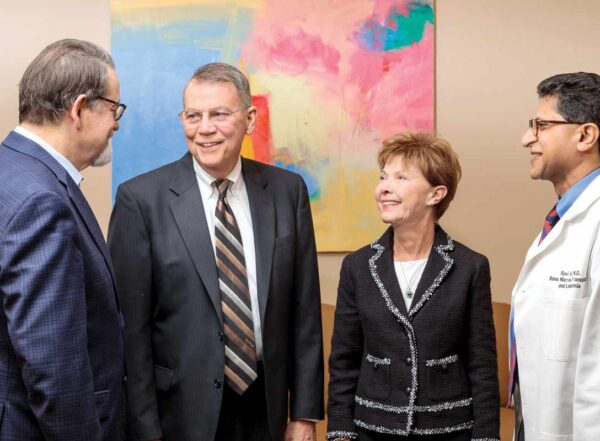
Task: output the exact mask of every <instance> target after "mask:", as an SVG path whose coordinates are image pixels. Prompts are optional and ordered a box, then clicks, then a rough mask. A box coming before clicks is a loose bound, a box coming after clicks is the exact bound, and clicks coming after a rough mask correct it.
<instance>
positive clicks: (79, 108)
mask: <svg viewBox="0 0 600 441" xmlns="http://www.w3.org/2000/svg"><path fill="white" fill-rule="evenodd" d="M85 109H89V101H88V99H87V96H86V95H84V94H81V95H79V96H78V97H77V98H75V101H73V104H72V105H71V108H70V109H69V118H70V119H71V121H72V122H73V123H74V124H75V126H76V128H77V129H79V128H80V127H81V113H82V112H83V111H84V110H85Z"/></svg>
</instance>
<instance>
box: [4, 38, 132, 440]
mask: <svg viewBox="0 0 600 441" xmlns="http://www.w3.org/2000/svg"><path fill="white" fill-rule="evenodd" d="M114 67H115V66H114V64H113V61H112V59H111V57H110V55H109V54H108V53H107V52H106V51H105V50H103V49H101V48H100V47H98V46H96V45H94V44H92V43H89V42H87V41H80V40H71V39H69V40H61V41H57V42H55V43H52V44H51V45H49V46H48V47H47V48H45V49H44V50H43V51H42V52H41V53H40V54H39V55H38V56H37V57H36V58H35V59H34V60H33V61H32V62H31V64H30V65H29V67H27V69H26V71H25V73H24V75H23V78H22V79H21V83H20V85H19V126H18V127H16V128H15V130H13V131H12V132H11V133H9V135H8V137H7V138H6V139H5V140H4V141H3V142H2V144H0V183H1V185H0V294H1V295H2V302H1V303H0V441H42V440H45V441H119V440H122V439H123V435H124V420H125V394H124V392H125V388H124V386H123V384H124V379H125V378H124V355H123V336H122V317H121V315H120V312H119V308H118V303H117V296H116V291H115V280H114V277H113V274H112V267H111V262H110V256H109V253H108V248H107V247H106V243H105V242H104V238H103V237H102V232H101V231H100V227H99V226H98V223H97V221H96V219H95V217H94V215H93V213H92V210H91V209H90V206H89V205H88V203H87V201H86V200H85V197H84V196H83V194H82V193H81V190H80V189H79V183H80V182H81V180H82V179H83V177H82V175H81V173H80V171H81V170H83V169H84V168H86V167H88V166H90V165H101V164H105V163H106V162H108V161H109V160H110V147H109V139H110V137H111V136H112V134H113V133H114V131H115V130H117V129H118V128H119V123H118V122H117V120H118V119H119V118H120V117H121V115H122V114H123V111H124V110H125V106H124V105H123V104H120V103H119V102H118V101H119V80H118V78H117V74H116V72H115V69H114Z"/></svg>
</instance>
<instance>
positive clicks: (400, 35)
mask: <svg viewBox="0 0 600 441" xmlns="http://www.w3.org/2000/svg"><path fill="white" fill-rule="evenodd" d="M433 21H434V14H433V8H432V7H431V6H430V5H414V6H413V7H412V8H411V10H410V12H409V13H408V15H406V16H405V15H402V14H400V13H398V12H396V11H394V10H392V11H391V12H390V14H389V16H388V17H387V19H386V21H385V24H383V25H382V24H380V23H378V22H377V21H376V20H375V19H373V18H369V19H367V20H365V21H364V22H363V23H362V26H361V28H360V30H359V31H357V32H356V34H355V37H356V40H357V42H358V44H359V46H360V47H362V48H363V49H365V50H368V51H369V52H386V51H393V50H398V49H402V48H403V47H407V46H410V45H412V44H414V43H418V42H419V41H421V40H422V39H423V33H424V32H425V26H426V25H427V23H431V24H433Z"/></svg>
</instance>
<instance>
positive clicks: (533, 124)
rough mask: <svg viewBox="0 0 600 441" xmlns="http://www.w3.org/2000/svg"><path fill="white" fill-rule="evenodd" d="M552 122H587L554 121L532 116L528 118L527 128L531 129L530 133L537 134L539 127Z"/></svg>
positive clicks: (577, 123)
mask: <svg viewBox="0 0 600 441" xmlns="http://www.w3.org/2000/svg"><path fill="white" fill-rule="evenodd" d="M552 124H573V125H577V126H579V125H581V124H587V121H556V120H551V119H539V118H532V119H530V120H529V128H530V129H531V133H533V136H537V134H538V131H539V130H540V127H542V128H543V127H546V126H549V125H552Z"/></svg>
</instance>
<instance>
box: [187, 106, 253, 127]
mask: <svg viewBox="0 0 600 441" xmlns="http://www.w3.org/2000/svg"><path fill="white" fill-rule="evenodd" d="M247 108H248V107H242V108H241V109H237V110H228V109H214V110H207V111H201V110H196V109H186V110H184V111H183V112H180V113H179V118H180V119H181V122H182V123H183V124H185V125H186V126H190V127H192V126H195V125H198V124H200V122H201V121H202V118H203V116H204V114H205V113H206V114H207V115H208V120H209V121H210V122H211V123H212V124H217V125H218V124H223V123H228V122H230V121H231V117H232V116H233V115H234V114H235V113H237V112H240V111H241V110H246V109H247Z"/></svg>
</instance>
